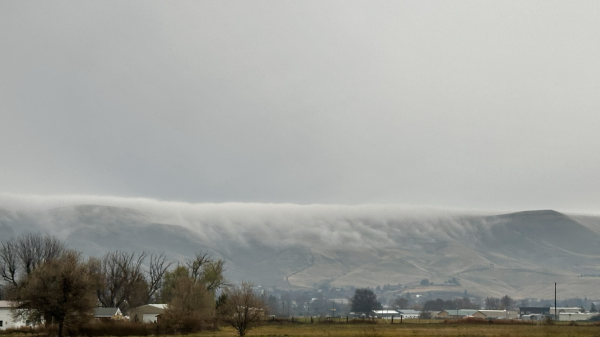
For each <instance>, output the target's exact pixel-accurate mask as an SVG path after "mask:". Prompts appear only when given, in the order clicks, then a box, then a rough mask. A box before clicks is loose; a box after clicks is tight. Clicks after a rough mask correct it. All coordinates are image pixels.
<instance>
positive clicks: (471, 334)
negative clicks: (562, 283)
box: [4, 320, 600, 337]
mask: <svg viewBox="0 0 600 337" xmlns="http://www.w3.org/2000/svg"><path fill="white" fill-rule="evenodd" d="M121 332H123V331H121ZM129 332H130V331H129ZM115 335H116V336H118V335H119V333H118V332H117V334H115ZM4 336H15V337H16V336H20V337H25V336H28V335H24V334H22V333H19V332H16V331H13V332H12V333H9V334H6V335H4ZM29 336H31V335H29ZM163 336H164V335H163ZM188 336H190V337H209V336H211V337H226V336H229V337H234V336H237V334H236V331H235V330H233V329H231V328H221V329H220V330H217V331H214V332H212V331H203V332H200V333H196V334H192V335H188ZM248 336H265V337H276V336H277V337H312V336H326V337H342V336H350V337H392V336H411V337H412V336H414V337H425V336H428V337H429V336H444V337H455V336H456V337H459V336H460V337H517V336H519V337H520V336H531V337H547V336H553V337H554V336H557V337H578V336H586V337H594V336H595V337H600V326H598V325H594V324H592V323H581V322H579V323H577V324H572V323H569V322H561V323H556V324H554V325H546V324H509V323H508V322H503V323H502V324H496V322H494V324H489V323H484V324H473V322H469V323H467V324H465V323H464V322H463V324H461V323H460V322H452V321H447V322H446V323H444V322H443V321H439V320H427V321H423V320H422V321H420V322H419V321H418V320H411V321H408V322H406V321H405V322H404V323H403V324H397V323H395V324H393V325H392V324H390V323H389V322H381V321H380V322H378V323H376V324H360V323H357V324H345V323H316V322H315V323H314V324H310V323H303V322H300V323H298V322H296V323H289V322H274V323H270V324H265V325H263V326H261V327H258V328H255V329H252V330H250V331H248Z"/></svg>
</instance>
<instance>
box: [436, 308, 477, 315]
mask: <svg viewBox="0 0 600 337" xmlns="http://www.w3.org/2000/svg"><path fill="white" fill-rule="evenodd" d="M444 311H445V312H447V313H448V315H450V316H471V315H473V314H474V313H476V312H478V311H479V310H472V309H459V310H444ZM444 311H442V312H444Z"/></svg>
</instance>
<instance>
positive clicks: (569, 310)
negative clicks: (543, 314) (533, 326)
mask: <svg viewBox="0 0 600 337" xmlns="http://www.w3.org/2000/svg"><path fill="white" fill-rule="evenodd" d="M555 312H556V314H557V315H558V314H560V313H563V312H566V313H570V314H573V313H577V312H581V308H580V307H556V311H554V307H550V315H554V313H555Z"/></svg>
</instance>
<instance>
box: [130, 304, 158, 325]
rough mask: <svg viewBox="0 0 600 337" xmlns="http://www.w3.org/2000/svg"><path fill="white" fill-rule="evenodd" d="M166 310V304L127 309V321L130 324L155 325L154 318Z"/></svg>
mask: <svg viewBox="0 0 600 337" xmlns="http://www.w3.org/2000/svg"><path fill="white" fill-rule="evenodd" d="M166 308H167V305H166V304H146V305H142V306H141V307H137V308H132V309H129V319H130V321H131V322H142V323H156V316H158V315H160V314H162V313H163V312H164V311H165V309H166Z"/></svg>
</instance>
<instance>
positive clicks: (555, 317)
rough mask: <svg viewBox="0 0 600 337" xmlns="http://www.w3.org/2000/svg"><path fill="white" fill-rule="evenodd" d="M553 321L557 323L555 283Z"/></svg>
mask: <svg viewBox="0 0 600 337" xmlns="http://www.w3.org/2000/svg"><path fill="white" fill-rule="evenodd" d="M554 320H555V321H558V316H557V315H556V282H554Z"/></svg>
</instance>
